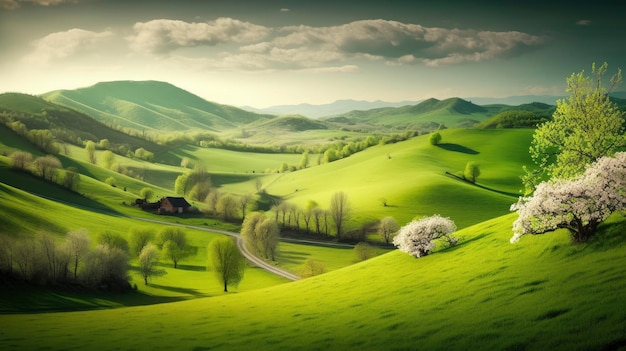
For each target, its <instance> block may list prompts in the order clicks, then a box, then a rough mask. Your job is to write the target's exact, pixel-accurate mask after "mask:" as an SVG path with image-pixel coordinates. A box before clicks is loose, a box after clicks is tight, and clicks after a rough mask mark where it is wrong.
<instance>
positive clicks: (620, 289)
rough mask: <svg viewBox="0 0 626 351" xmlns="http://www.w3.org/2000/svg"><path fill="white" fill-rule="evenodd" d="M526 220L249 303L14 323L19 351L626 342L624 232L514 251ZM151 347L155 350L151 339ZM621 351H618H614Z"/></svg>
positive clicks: (487, 225) (266, 293) (7, 340)
mask: <svg viewBox="0 0 626 351" xmlns="http://www.w3.org/2000/svg"><path fill="white" fill-rule="evenodd" d="M513 219H514V215H507V216H504V217H500V218H496V219H493V220H490V221H487V222H484V223H480V224H478V225H476V226H472V227H470V228H467V229H464V230H461V231H459V232H458V233H457V235H458V236H459V237H460V238H461V244H460V245H459V246H457V247H456V248H454V249H449V250H444V251H440V252H438V253H435V254H433V255H431V256H428V257H425V258H421V259H413V258H412V257H410V256H408V255H406V254H404V253H402V252H399V251H395V252H392V253H389V254H386V255H383V256H379V257H377V258H374V259H371V260H369V261H366V262H364V263H361V264H356V265H353V266H350V267H348V268H344V269H341V270H338V271H335V272H331V273H327V274H325V275H322V276H318V277H315V278H311V279H306V280H303V281H299V282H294V283H290V284H288V285H282V286H280V287H273V288H268V289H262V290H257V291H251V292H247V293H242V294H237V295H236V296H222V297H216V298H211V299H197V300H193V301H186V302H177V303H171V304H163V305H158V306H145V307H132V308H123V309H116V310H107V311H91V312H76V313H63V314H39V315H4V316H0V326H2V328H0V347H2V348H3V349H5V350H10V349H37V348H41V347H46V349H50V350H56V349H68V347H69V348H75V349H90V350H100V349H102V350H104V349H119V350H130V349H136V350H138V349H154V348H160V349H174V348H175V349H178V350H208V349H211V350H213V349H245V348H248V347H250V345H254V347H255V349H257V350H274V349H281V348H287V349H290V350H298V349H301V350H311V349H314V350H327V349H359V350H364V349H371V350H380V349H397V350H399V349H416V348H419V349H429V350H436V349H442V350H443V349H446V350H466V349H516V350H524V349H535V350H546V349H562V350H571V349H599V348H601V347H602V346H607V345H608V346H611V345H612V346H613V348H617V347H618V346H620V345H621V346H624V344H625V343H626V339H624V335H625V333H626V311H625V310H624V309H623V308H621V307H620V306H625V305H626V270H625V269H624V265H625V264H626V256H624V254H623V252H624V250H625V249H626V243H624V240H623V232H624V230H625V229H626V223H625V222H624V221H623V219H621V218H620V219H619V221H618V222H616V223H612V224H610V225H608V226H605V227H604V228H602V233H601V234H600V237H601V239H602V240H601V241H599V240H594V241H593V242H591V243H589V244H586V245H579V246H571V245H570V244H569V238H568V236H567V235H566V233H564V232H562V231H561V232H557V233H552V234H548V235H544V236H540V237H527V238H524V239H523V240H522V241H521V242H520V243H519V244H516V245H512V244H509V242H508V239H509V237H510V236H511V229H510V228H511V222H512V220H513ZM138 336H141V337H138ZM609 349H611V348H610V347H609Z"/></svg>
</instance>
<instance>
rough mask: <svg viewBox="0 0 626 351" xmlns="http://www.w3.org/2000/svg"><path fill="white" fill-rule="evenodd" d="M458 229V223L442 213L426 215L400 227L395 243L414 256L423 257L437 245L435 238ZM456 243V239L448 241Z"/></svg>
mask: <svg viewBox="0 0 626 351" xmlns="http://www.w3.org/2000/svg"><path fill="white" fill-rule="evenodd" d="M455 230H456V225H455V224H454V222H453V221H452V220H450V218H443V217H441V216H440V215H434V216H431V217H424V218H422V219H420V220H417V221H412V222H410V223H408V224H407V225H405V226H404V227H402V228H400V231H399V232H398V235H396V237H395V238H394V239H393V244H394V245H395V246H397V247H398V248H399V249H400V251H403V252H406V253H408V254H409V255H412V256H414V257H416V258H417V257H422V256H426V255H428V253H429V252H430V251H431V250H432V249H433V248H434V247H435V242H434V240H435V239H437V238H440V237H442V236H446V237H447V236H448V234H450V233H452V232H454V231H455ZM451 240H452V241H454V242H455V243H456V239H454V238H451V239H450V238H449V239H448V241H450V242H452V241H451Z"/></svg>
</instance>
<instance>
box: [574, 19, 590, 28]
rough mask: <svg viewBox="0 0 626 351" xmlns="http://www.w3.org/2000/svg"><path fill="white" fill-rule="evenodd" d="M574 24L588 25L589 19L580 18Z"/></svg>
mask: <svg viewBox="0 0 626 351" xmlns="http://www.w3.org/2000/svg"><path fill="white" fill-rule="evenodd" d="M576 24H577V25H579V26H590V25H591V20H587V19H582V20H580V21H578V22H576Z"/></svg>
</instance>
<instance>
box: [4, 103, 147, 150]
mask: <svg viewBox="0 0 626 351" xmlns="http://www.w3.org/2000/svg"><path fill="white" fill-rule="evenodd" d="M2 111H3V112H4V113H6V115H7V116H10V120H14V121H20V122H22V123H24V125H25V126H26V128H27V129H29V130H31V129H48V130H52V131H53V133H54V134H55V136H57V138H59V139H68V140H69V141H71V142H76V141H77V140H78V138H80V139H82V140H92V141H95V142H97V141H99V140H101V139H108V140H109V141H110V142H111V143H113V144H117V145H127V146H128V147H131V148H132V149H135V148H138V147H144V148H146V149H149V150H152V151H158V149H159V146H157V145H156V144H154V143H151V142H149V141H146V140H144V139H141V138H137V137H133V136H130V135H128V134H126V133H123V132H121V131H119V130H115V129H112V128H110V127H108V126H107V125H105V124H103V123H101V122H98V121H97V120H95V119H94V118H93V117H91V116H89V115H86V114H84V113H81V112H78V111H76V110H73V109H71V108H66V107H64V106H61V105H58V104H55V103H52V102H49V101H46V100H44V99H42V98H40V97H37V96H32V95H26V94H18V93H5V94H0V112H2ZM68 140H66V141H68Z"/></svg>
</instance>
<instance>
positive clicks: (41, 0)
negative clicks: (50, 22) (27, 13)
mask: <svg viewBox="0 0 626 351" xmlns="http://www.w3.org/2000/svg"><path fill="white" fill-rule="evenodd" d="M64 2H71V3H75V2H78V1H77V0H0V9H5V10H14V9H16V8H18V7H20V3H32V4H36V5H41V6H50V5H58V4H61V3H64Z"/></svg>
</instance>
